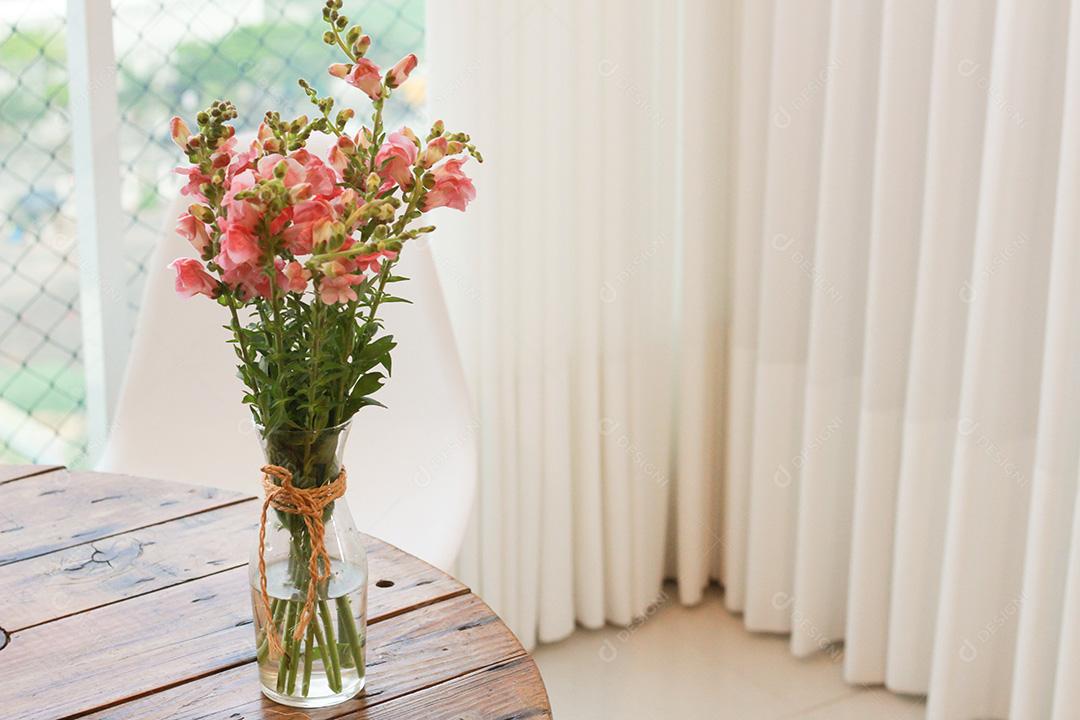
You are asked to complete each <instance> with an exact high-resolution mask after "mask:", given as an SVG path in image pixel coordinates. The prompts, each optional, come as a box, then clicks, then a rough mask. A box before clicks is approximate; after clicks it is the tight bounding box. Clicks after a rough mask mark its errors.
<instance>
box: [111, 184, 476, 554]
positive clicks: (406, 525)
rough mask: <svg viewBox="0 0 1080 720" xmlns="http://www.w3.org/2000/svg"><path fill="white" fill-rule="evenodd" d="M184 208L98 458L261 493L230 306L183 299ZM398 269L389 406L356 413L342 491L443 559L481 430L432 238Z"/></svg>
mask: <svg viewBox="0 0 1080 720" xmlns="http://www.w3.org/2000/svg"><path fill="white" fill-rule="evenodd" d="M183 206H184V203H183V202H180V201H177V202H176V203H174V205H173V207H172V209H170V211H169V214H168V216H167V222H168V225H167V227H168V229H167V230H166V231H165V232H163V233H162V239H161V241H160V242H159V243H158V246H157V247H156V248H155V250H154V254H153V257H152V259H151V261H150V266H149V268H150V269H149V272H148V274H147V278H146V289H145V291H144V297H143V302H142V306H141V309H140V311H139V317H138V319H137V323H136V332H135V335H134V338H133V341H132V349H131V354H130V356H129V358H128V365H127V371H126V375H125V380H124V387H123V389H122V391H121V395H120V398H119V402H118V406H117V409H116V416H115V420H114V423H113V427H112V429H111V432H110V437H109V440H108V443H107V445H106V447H105V449H104V452H103V456H102V458H101V460H100V462H99V464H98V468H99V469H101V470H106V471H110V472H119V473H128V474H132V475H140V476H145V477H154V478H161V479H164V480H176V481H181V482H188V483H196V484H203V485H212V486H216V487H220V488H225V489H229V490H238V491H243V492H247V493H251V494H259V493H260V485H259V479H260V477H261V474H260V472H259V468H260V466H261V465H262V454H261V451H260V448H259V440H258V436H257V435H256V433H255V430H254V427H253V424H252V419H251V415H250V413H249V411H248V408H247V406H246V405H243V404H242V403H241V397H242V385H241V383H240V380H239V379H238V378H237V377H236V371H235V365H236V363H235V360H236V358H235V355H234V353H233V350H232V346H231V345H228V344H226V342H225V340H226V338H227V336H228V333H227V331H226V330H224V328H223V325H224V324H225V323H226V322H228V311H227V310H226V309H225V308H222V307H221V306H219V305H217V304H216V303H214V302H211V301H209V300H208V299H207V298H205V297H201V296H200V297H195V298H191V299H184V298H181V297H179V296H178V295H177V294H176V293H175V292H174V291H173V272H172V271H171V270H169V269H168V268H167V267H166V266H167V265H168V263H169V262H171V261H172V260H173V259H174V258H176V257H180V256H191V255H192V250H191V247H190V246H189V245H188V243H187V242H186V241H185V240H184V239H183V238H181V237H180V236H178V235H176V233H175V232H174V231H173V229H172V227H173V225H174V224H175V223H174V222H173V219H174V218H175V217H176V215H177V213H178V212H180V209H181V208H182V207H183ZM396 271H397V272H398V274H401V275H405V276H408V277H409V278H410V281H409V282H407V283H401V284H400V285H398V286H396V288H395V290H396V292H397V293H398V294H400V295H403V296H404V297H407V298H408V299H410V300H412V301H413V304H406V303H392V304H389V305H386V306H385V312H380V314H382V315H383V316H384V318H385V323H386V328H387V331H388V332H391V333H392V334H393V335H394V338H395V340H396V341H397V343H398V347H397V348H396V349H395V350H394V353H393V376H392V378H391V379H390V381H389V382H388V383H387V385H386V386H385V387H384V388H383V389H382V390H381V391H380V392H379V393H378V395H377V397H378V399H379V400H380V401H381V402H383V403H385V404H386V406H387V408H388V409H385V410H384V409H382V408H379V407H369V408H364V409H362V410H361V411H360V412H359V413H358V414H357V415H356V417H355V418H354V420H353V428H352V432H351V434H350V437H349V442H348V445H347V447H346V453H345V466H346V467H347V468H348V471H349V489H348V495H347V497H348V499H349V505H350V507H351V508H352V510H353V513H354V515H355V516H356V520H357V523H358V525H359V527H360V528H361V529H362V530H363V531H365V532H367V533H370V534H372V535H376V536H378V537H380V538H382V539H383V540H386V541H387V542H390V543H392V544H394V545H397V546H398V547H401V548H402V549H404V550H405V551H407V552H410V553H412V554H414V555H416V556H418V557H420V558H423V559H424V560H427V561H428V562H430V563H432V564H434V565H436V566H437V567H439V568H442V569H444V570H448V569H449V568H450V567H451V565H452V564H453V562H454V560H455V559H456V557H457V553H458V550H459V548H460V546H461V542H462V539H463V537H464V533H465V526H466V523H467V520H468V515H469V511H470V509H471V505H472V499H473V493H474V491H475V487H476V476H477V467H476V462H477V460H476V458H477V450H476V442H477V441H476V436H477V432H476V430H477V427H476V423H475V421H474V419H473V413H472V412H471V409H470V403H469V395H468V392H467V390H466V387H465V376H464V373H463V371H462V367H461V363H460V359H459V357H458V353H457V348H456V345H455V343H454V338H453V335H452V330H451V326H450V319H449V317H448V315H447V311H446V305H445V301H444V298H443V294H442V289H441V287H440V285H439V280H438V277H437V275H436V271H435V266H434V263H433V261H432V257H431V250H430V247H429V246H428V244H427V243H426V242H416V243H414V244H412V245H409V246H407V247H406V248H405V252H404V253H403V254H402V259H401V262H400V263H399V265H398V266H397V269H396ZM118 302H123V299H122V298H120V299H119V300H118Z"/></svg>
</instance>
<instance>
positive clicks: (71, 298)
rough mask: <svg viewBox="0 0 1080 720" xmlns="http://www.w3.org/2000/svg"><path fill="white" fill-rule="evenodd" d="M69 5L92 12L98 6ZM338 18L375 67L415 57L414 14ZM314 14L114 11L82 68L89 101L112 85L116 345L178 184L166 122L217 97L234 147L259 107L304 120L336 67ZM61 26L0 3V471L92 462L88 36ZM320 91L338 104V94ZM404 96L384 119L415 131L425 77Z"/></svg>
mask: <svg viewBox="0 0 1080 720" xmlns="http://www.w3.org/2000/svg"><path fill="white" fill-rule="evenodd" d="M70 1H71V4H72V5H77V4H80V3H86V7H88V8H90V10H89V11H88V12H101V11H102V10H101V9H100V6H98V5H97V3H98V2H100V0H70ZM350 5H351V6H352V8H351V11H350V15H351V16H353V17H354V18H355V19H357V20H358V21H359V22H361V23H362V24H363V25H364V29H365V31H367V32H369V33H371V34H372V35H373V36H374V37H375V39H376V44H375V45H374V46H373V48H372V51H371V57H372V59H373V60H374V61H375V62H376V63H379V64H380V65H383V66H386V65H389V64H390V63H392V62H394V61H395V60H397V59H398V58H400V57H401V56H402V55H404V54H406V53H408V52H419V51H420V49H421V46H422V44H423V39H424V28H423V23H424V4H423V0H405V1H404V2H401V1H395V0H352V2H350ZM94 8H97V9H94ZM321 8H322V4H321V3H320V2H317V1H314V0H313V1H312V2H305V3H298V2H295V1H294V2H289V1H288V0H238V1H235V2H228V3H225V2H221V0H205V1H201V0H193V1H191V2H186V3H175V2H166V1H165V0H114V2H113V3H112V35H113V53H112V55H113V58H114V60H113V62H111V63H108V62H106V63H102V65H103V67H100V68H97V67H91V68H89V76H90V83H89V91H90V92H93V91H94V89H95V78H100V77H101V73H115V80H116V83H115V84H116V108H115V111H116V115H117V116H118V117H119V136H118V155H119V157H118V158H116V161H117V162H118V163H119V177H120V188H119V202H120V214H121V221H120V223H119V228H120V235H121V237H120V238H119V240H118V241H116V242H115V244H114V245H113V246H112V247H113V248H114V249H115V250H116V251H117V252H121V253H123V255H124V257H125V263H126V264H125V268H124V280H123V282H124V283H126V287H125V288H123V291H122V292H123V294H124V295H125V296H126V299H127V303H126V306H125V303H110V304H109V305H108V307H109V308H110V310H109V312H119V313H123V315H124V317H123V318H122V319H121V322H122V325H123V327H124V328H125V329H126V332H127V333H128V334H130V331H131V328H132V327H133V321H134V318H135V314H136V313H137V312H138V307H139V302H140V298H141V296H142V292H143V290H144V278H145V275H146V265H147V262H148V260H149V257H150V255H151V252H152V249H153V246H154V242H155V239H156V238H157V237H158V235H159V234H160V233H161V232H162V229H163V228H165V227H166V223H167V222H168V219H167V218H166V217H165V212H166V210H167V208H168V206H169V204H170V203H171V201H172V198H174V197H175V196H176V193H177V191H178V189H179V186H180V182H179V178H178V176H176V175H175V174H174V173H173V172H172V169H173V168H174V167H175V166H176V165H178V164H179V161H180V160H181V158H180V155H179V151H178V150H177V149H176V147H175V146H174V145H173V144H172V142H171V140H170V139H169V134H168V120H169V118H170V117H171V116H172V115H174V114H180V115H182V116H184V117H185V118H187V119H188V120H189V122H190V121H191V118H192V116H194V114H195V113H196V112H198V110H200V109H201V108H203V107H205V106H206V105H208V104H209V103H210V101H212V100H214V99H218V98H228V99H230V100H232V101H233V102H234V103H235V104H236V106H237V108H238V110H239V111H240V119H239V121H238V131H239V132H241V133H242V132H244V131H245V130H249V131H253V130H254V128H255V126H257V125H258V122H259V120H260V119H261V118H262V115H263V113H264V112H265V111H266V110H268V109H271V108H272V109H275V110H278V111H280V112H281V113H282V115H283V116H291V115H299V114H301V113H309V110H310V107H309V106H308V105H307V98H306V97H305V96H304V94H303V92H302V91H301V89H300V88H299V86H298V85H297V84H296V80H297V78H298V77H305V78H307V79H308V80H309V81H311V82H312V83H313V84H314V85H315V86H316V87H318V88H319V90H320V91H321V92H326V91H329V90H330V89H331V86H330V81H331V80H332V79H331V78H329V77H328V76H327V75H326V66H327V65H328V64H329V63H330V62H334V61H336V60H337V58H336V57H334V55H333V52H332V51H331V50H330V49H329V48H327V47H326V46H325V45H322V44H321V43H320V42H319V38H320V37H321V35H322V32H323V28H322V21H321ZM68 19H69V6H68V3H65V2H63V0H27V1H26V2H12V1H10V0H7V1H4V2H0V463H22V462H38V463H62V464H67V465H72V466H79V465H82V464H86V463H87V462H88V461H90V460H92V456H93V455H94V454H95V450H96V448H92V447H91V445H90V443H89V441H88V438H89V437H91V436H92V435H93V431H94V428H92V427H90V423H92V422H93V421H90V420H88V417H94V414H93V413H89V414H88V412H87V409H88V403H90V404H92V403H93V400H92V399H91V400H88V398H87V383H86V378H85V374H86V371H85V368H86V366H87V357H88V356H87V353H93V352H100V351H101V348H98V347H95V346H94V343H89V344H88V343H85V342H84V338H83V334H84V330H83V321H84V319H83V318H82V317H81V313H80V283H85V282H87V277H85V275H86V270H85V268H82V267H81V266H80V263H79V257H78V241H77V238H78V235H77V231H78V227H77V213H76V210H75V207H76V201H77V197H78V193H80V192H87V191H88V189H87V188H85V187H80V183H78V182H76V181H75V177H76V175H77V173H76V169H75V168H74V166H73V160H72V156H73V148H72V143H73V140H72V137H73V133H72V127H71V115H72V113H71V109H70V108H69V102H70V98H69V94H70V93H69V90H70V88H69V73H68V64H67V40H68V38H67V34H68V33H86V32H88V31H87V28H86V27H85V26H84V24H83V23H81V21H80V22H79V23H76V22H72V23H70V24H69V22H68ZM77 24H78V25H79V26H76V25H77ZM301 38H302V41H301ZM73 77H74V76H73ZM333 90H334V91H335V94H336V95H337V96H338V97H342V98H343V99H344V96H343V94H342V92H340V91H341V86H340V85H336V86H335V87H334V88H333ZM401 96H404V98H405V100H406V102H405V103H394V104H392V108H391V107H388V108H387V110H388V124H389V125H390V126H391V127H393V126H394V124H397V123H419V122H420V120H421V118H422V114H423V100H424V83H423V75H422V74H420V73H418V74H417V76H416V79H415V81H414V82H412V83H411V86H410V87H409V88H408V91H407V92H403V93H402V94H401ZM391 112H396V113H398V114H397V116H396V117H393V116H389V115H390V113H391ZM90 280H91V281H92V280H93V279H92V278H90ZM111 319H112V320H115V319H116V318H111ZM84 346H85V347H84ZM98 429H99V430H103V429H102V428H98Z"/></svg>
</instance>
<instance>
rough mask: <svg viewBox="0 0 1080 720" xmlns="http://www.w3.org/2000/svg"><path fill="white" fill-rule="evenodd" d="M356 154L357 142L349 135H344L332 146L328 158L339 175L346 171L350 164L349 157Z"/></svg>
mask: <svg viewBox="0 0 1080 720" xmlns="http://www.w3.org/2000/svg"><path fill="white" fill-rule="evenodd" d="M355 154H356V143H355V142H353V141H352V139H351V138H350V137H349V136H348V135H342V136H341V137H339V138H338V140H337V142H336V143H334V147H332V148H330V155H329V157H328V160H329V162H330V167H332V168H334V170H336V171H337V173H338V174H339V175H341V174H342V173H344V172H345V168H347V167H348V166H349V158H351V157H352V156H353V155H355Z"/></svg>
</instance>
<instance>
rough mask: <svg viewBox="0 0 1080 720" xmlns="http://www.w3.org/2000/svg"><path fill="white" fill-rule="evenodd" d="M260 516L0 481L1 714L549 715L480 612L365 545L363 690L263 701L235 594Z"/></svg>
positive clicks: (406, 558) (186, 499) (504, 631)
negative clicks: (324, 702) (308, 703)
mask: <svg viewBox="0 0 1080 720" xmlns="http://www.w3.org/2000/svg"><path fill="white" fill-rule="evenodd" d="M258 507H259V506H258V501H257V500H256V498H254V497H248V496H244V495H240V494H236V493H230V492H225V491H221V490H214V489H211V488H205V487H195V486H189V485H180V484H176V483H166V482H160V481H156V480H146V479H140V478H134V477H128V476H124V475H106V474H101V473H91V472H74V471H71V472H69V471H67V470H65V469H63V468H57V467H41V466H17V467H12V466H7V467H4V466H0V628H3V631H2V632H0V646H3V649H0V716H2V717H3V718H5V719H6V720H15V719H16V718H48V719H49V720H54V719H57V718H70V717H90V718H109V719H110V720H115V719H119V718H133V719H137V720H153V719H155V718H161V719H162V720H164V719H166V718H168V719H169V720H177V719H180V718H228V719H229V720H242V719H248V718H275V719H276V720H288V719H294V718H295V719H297V720H299V719H300V718H344V717H349V718H380V719H382V720H390V719H392V718H425V719H426V720H438V719H440V718H444V719H445V720H450V719H451V718H453V719H455V720H458V719H462V718H550V717H551V709H550V707H549V705H548V699H547V694H546V692H545V691H544V684H543V682H542V680H541V679H540V675H539V673H538V672H537V670H536V665H535V664H534V663H533V661H532V659H531V658H530V657H529V656H528V655H527V654H526V653H525V651H524V650H523V649H522V647H521V644H520V643H519V642H518V640H517V638H515V637H514V635H513V633H511V632H510V630H509V629H508V628H507V627H506V626H505V625H504V624H503V623H502V621H501V620H499V618H498V616H496V615H495V614H494V613H493V612H492V611H491V609H490V608H489V607H488V606H487V605H485V604H484V602H483V601H482V600H480V598H478V597H477V596H476V595H473V594H472V593H471V592H469V589H468V588H467V587H465V586H464V585H462V584H461V583H460V582H458V581H457V580H455V579H454V578H452V577H450V576H449V575H446V574H445V573H443V572H441V571H439V570H437V569H435V568H434V567H432V566H431V565H428V564H427V563H425V562H423V561H421V560H419V559H417V558H415V557H412V556H411V555H408V554H406V553H404V552H402V551H401V550H399V549H397V548H395V547H393V546H391V545H387V544H386V543H384V542H381V541H379V540H377V539H375V538H368V553H369V558H368V561H369V568H370V583H371V584H370V587H369V590H368V593H369V595H368V617H369V634H368V665H367V672H368V680H367V688H366V689H365V691H364V692H363V693H362V694H361V695H360V696H358V697H356V698H354V699H352V700H350V701H349V702H347V703H345V704H343V705H339V706H337V707H333V708H325V709H321V710H310V711H302V710H297V709H294V708H287V707H284V706H281V705H276V704H274V703H272V702H270V701H269V700H266V699H265V698H263V696H262V694H261V693H260V692H259V681H258V675H257V671H256V668H255V662H254V660H255V652H254V641H253V633H252V628H251V627H250V625H251V622H252V621H251V601H250V599H249V594H248V569H247V557H248V552H249V550H250V548H251V545H252V543H253V542H254V535H253V533H254V532H255V530H256V524H257V521H258Z"/></svg>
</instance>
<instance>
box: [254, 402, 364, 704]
mask: <svg viewBox="0 0 1080 720" xmlns="http://www.w3.org/2000/svg"><path fill="white" fill-rule="evenodd" d="M348 434H349V424H348V423H345V424H343V425H339V426H336V427H332V428H327V429H325V430H319V431H305V430H265V429H262V428H260V435H261V437H262V444H263V452H264V454H265V456H266V461H267V463H268V464H269V465H276V466H279V467H281V468H284V469H286V470H288V471H289V473H291V475H292V480H291V482H292V484H293V486H294V487H296V488H302V489H303V488H313V487H318V486H321V485H328V484H330V483H332V482H333V481H334V480H336V479H337V477H338V475H339V474H340V472H341V467H342V453H343V450H344V447H345V440H346V438H347V437H348ZM274 482H275V484H277V485H280V484H281V480H280V479H275V480H274ZM305 520H306V519H305V517H304V516H303V515H300V514H295V513H291V512H286V511H283V510H279V509H276V508H274V507H273V506H271V508H270V509H269V511H268V512H267V516H266V536H265V541H264V544H263V561H264V562H265V567H266V587H267V594H268V595H269V601H270V607H269V613H270V616H271V617H272V618H273V634H274V637H275V638H276V639H277V640H278V643H276V644H275V643H271V642H270V638H269V633H270V632H271V624H270V623H269V622H268V618H267V609H266V605H265V603H264V600H263V596H262V590H261V584H260V570H259V567H260V564H259V545H258V542H256V545H255V548H254V549H253V550H252V555H251V562H250V564H249V568H250V581H251V601H252V609H253V616H254V618H255V623H254V626H255V644H256V658H257V661H258V666H259V679H260V681H261V684H262V691H263V694H264V695H266V696H267V697H269V698H270V699H271V700H273V701H275V702H278V703H281V704H283V705H290V706H293V707H303V708H314V707H326V706H329V705H335V704H337V703H340V702H344V701H345V700H348V699H349V698H351V697H354V696H355V695H356V694H357V693H359V692H360V691H361V690H362V689H363V687H364V679H365V676H364V655H365V646H366V643H367V626H366V621H367V580H368V571H367V552H366V551H365V549H364V543H363V538H362V536H361V535H360V532H359V531H358V530H357V529H356V525H355V524H354V523H353V517H352V513H351V512H349V506H348V503H347V502H346V501H345V498H344V497H342V498H339V499H337V500H334V501H332V502H330V503H329V504H327V505H326V507H325V508H324V509H323V511H322V521H323V526H324V528H325V532H324V533H323V536H324V540H323V542H324V545H325V547H326V552H327V555H328V556H329V558H330V563H329V564H330V567H329V577H328V578H326V579H323V580H321V581H319V582H315V586H316V602H315V603H314V607H313V612H312V613H311V615H310V621H309V623H308V625H307V628H306V630H304V631H303V633H301V636H300V637H299V638H297V637H295V635H296V630H297V625H298V623H300V622H301V620H300V618H301V616H302V612H303V609H304V607H305V603H306V599H307V597H308V590H309V587H310V586H311V584H312V582H313V578H312V573H311V570H310V562H311V557H312V553H313V552H314V550H313V548H312V537H311V534H310V531H309V529H308V523H307V522H306V521H305ZM319 563H320V564H319V565H318V567H319V568H320V569H321V572H320V574H325V573H326V570H325V566H324V565H323V564H322V560H320V561H319Z"/></svg>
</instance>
